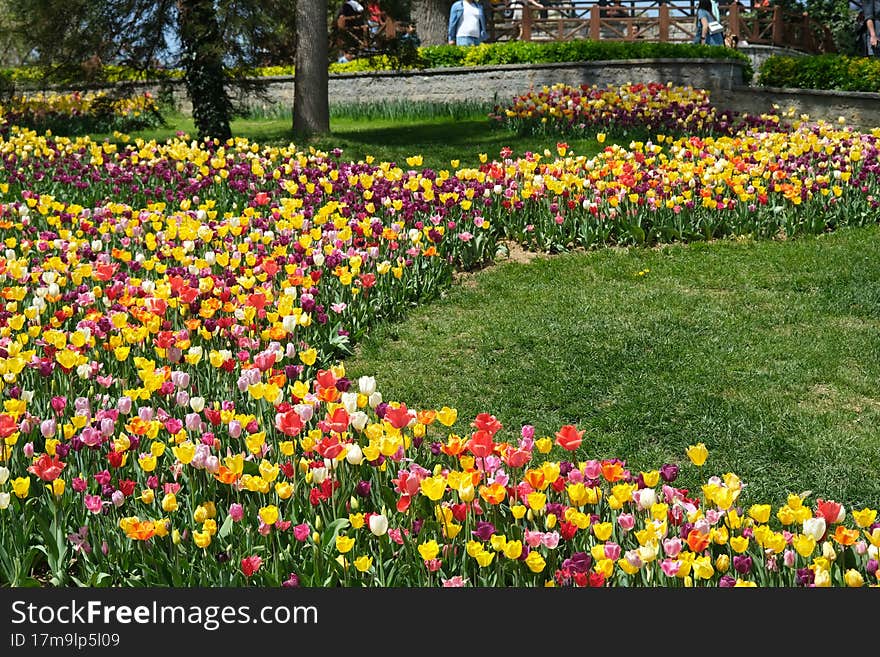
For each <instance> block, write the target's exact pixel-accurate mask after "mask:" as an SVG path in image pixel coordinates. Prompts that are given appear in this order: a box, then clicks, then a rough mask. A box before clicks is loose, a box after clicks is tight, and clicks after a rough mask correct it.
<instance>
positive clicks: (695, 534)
mask: <svg viewBox="0 0 880 657" xmlns="http://www.w3.org/2000/svg"><path fill="white" fill-rule="evenodd" d="M687 544H688V547H689V548H690V549H691V552H695V553H699V552H702V551H703V550H705V549H706V548H707V547H709V535H708V534H703V533H701V532H699V531H698V530H696V529H692V530H691V531H690V532H688V536H687Z"/></svg>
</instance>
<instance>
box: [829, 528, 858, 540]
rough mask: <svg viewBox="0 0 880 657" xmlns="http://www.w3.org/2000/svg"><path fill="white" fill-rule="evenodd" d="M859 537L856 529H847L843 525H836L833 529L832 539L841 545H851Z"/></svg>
mask: <svg viewBox="0 0 880 657" xmlns="http://www.w3.org/2000/svg"><path fill="white" fill-rule="evenodd" d="M858 537H859V530H858V529H847V528H846V527H844V526H843V525H838V526H837V528H836V529H835V530H834V536H833V538H834V540H835V541H837V542H838V543H840V544H841V545H852V544H853V543H855V542H856V540H857V539H858Z"/></svg>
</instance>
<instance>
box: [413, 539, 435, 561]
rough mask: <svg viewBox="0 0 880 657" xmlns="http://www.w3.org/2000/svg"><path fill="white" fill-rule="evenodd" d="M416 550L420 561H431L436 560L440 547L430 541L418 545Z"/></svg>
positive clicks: (433, 541)
mask: <svg viewBox="0 0 880 657" xmlns="http://www.w3.org/2000/svg"><path fill="white" fill-rule="evenodd" d="M418 550H419V554H420V555H421V557H422V559H424V560H425V561H430V560H431V559H434V558H436V557H437V555H438V554H439V553H440V546H439V545H437V541H435V540H433V539H432V540H430V541H426V542H425V543H422V544H421V545H419V547H418Z"/></svg>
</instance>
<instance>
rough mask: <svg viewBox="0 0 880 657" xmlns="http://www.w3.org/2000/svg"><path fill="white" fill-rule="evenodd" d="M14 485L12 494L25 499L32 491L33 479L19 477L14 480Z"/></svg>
mask: <svg viewBox="0 0 880 657" xmlns="http://www.w3.org/2000/svg"><path fill="white" fill-rule="evenodd" d="M9 483H11V484H12V492H13V493H15V496H16V497H17V498H19V499H24V498H25V497H27V496H28V493H29V492H30V489H31V478H30V477H18V478H17V479H13V480H12V481H11V482H9Z"/></svg>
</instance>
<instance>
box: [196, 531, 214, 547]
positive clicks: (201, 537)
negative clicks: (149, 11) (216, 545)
mask: <svg viewBox="0 0 880 657" xmlns="http://www.w3.org/2000/svg"><path fill="white" fill-rule="evenodd" d="M193 542H194V543H195V544H196V546H197V547H200V548H206V547H208V546H209V545H210V544H211V534H210V532H200V531H193Z"/></svg>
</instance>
